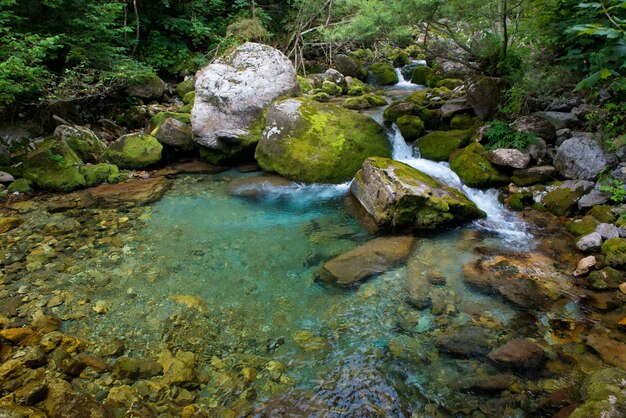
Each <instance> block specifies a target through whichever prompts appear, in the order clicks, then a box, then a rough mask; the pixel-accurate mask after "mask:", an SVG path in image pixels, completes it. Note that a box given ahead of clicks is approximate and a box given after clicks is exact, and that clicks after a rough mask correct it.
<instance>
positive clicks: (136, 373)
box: [113, 357, 163, 379]
mask: <svg viewBox="0 0 626 418" xmlns="http://www.w3.org/2000/svg"><path fill="white" fill-rule="evenodd" d="M161 373H163V367H161V365H159V364H158V363H155V362H154V361H149V360H143V359H137V358H131V357H122V358H120V359H118V360H117V362H116V363H115V365H114V366H113V375H114V376H116V377H118V378H120V379H137V378H141V379H149V378H151V377H153V376H157V375H160V374H161Z"/></svg>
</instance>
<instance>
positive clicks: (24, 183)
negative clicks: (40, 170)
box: [7, 179, 33, 193]
mask: <svg viewBox="0 0 626 418" xmlns="http://www.w3.org/2000/svg"><path fill="white" fill-rule="evenodd" d="M7 190H8V191H9V193H15V192H18V193H32V192H33V184H32V183H31V182H30V181H29V180H26V179H17V180H15V181H14V182H12V183H11V184H9V187H8V188H7Z"/></svg>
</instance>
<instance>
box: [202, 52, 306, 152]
mask: <svg viewBox="0 0 626 418" xmlns="http://www.w3.org/2000/svg"><path fill="white" fill-rule="evenodd" d="M299 91H300V87H299V86H298V82H297V80H296V71H295V69H294V68H293V65H292V64H291V61H289V59H288V58H287V57H286V56H285V55H284V54H283V53H282V52H280V51H278V50H277V49H274V48H272V47H270V46H267V45H261V44H256V43H246V44H243V45H241V46H239V47H238V48H236V49H235V50H234V51H232V52H231V53H230V54H229V55H227V56H225V57H222V58H220V59H218V60H217V61H215V62H214V63H212V64H209V65H208V66H206V67H205V68H203V69H202V70H200V71H199V72H198V73H197V75H196V98H195V101H194V105H193V108H192V110H191V126H192V133H193V138H194V140H195V141H196V143H198V144H199V145H202V146H203V147H206V148H208V149H209V150H210V151H211V154H210V155H211V160H210V161H209V162H211V163H213V164H217V163H220V162H223V161H227V160H230V161H235V160H238V159H244V158H246V157H247V156H248V155H252V151H251V150H253V149H254V147H255V145H256V144H257V142H258V141H259V139H260V138H261V133H262V132H263V128H264V126H265V124H264V123H263V120H262V119H263V117H262V116H263V109H264V108H265V107H266V106H267V105H269V104H270V103H271V102H272V101H273V100H274V99H276V98H277V97H279V96H288V95H292V94H296V93H298V92H299Z"/></svg>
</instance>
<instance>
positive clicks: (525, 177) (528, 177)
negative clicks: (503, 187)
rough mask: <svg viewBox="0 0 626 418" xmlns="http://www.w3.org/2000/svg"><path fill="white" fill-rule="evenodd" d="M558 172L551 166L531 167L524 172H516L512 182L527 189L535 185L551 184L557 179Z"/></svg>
mask: <svg viewBox="0 0 626 418" xmlns="http://www.w3.org/2000/svg"><path fill="white" fill-rule="evenodd" d="M556 175H557V171H556V168H554V167H553V166H551V165H542V166H538V167H531V168H527V169H524V170H514V171H513V177H511V181H512V182H513V184H515V185H516V186H520V187H526V186H532V185H533V184H541V183H549V182H552V181H554V179H555V178H556Z"/></svg>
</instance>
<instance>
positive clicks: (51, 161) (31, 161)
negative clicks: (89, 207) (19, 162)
mask: <svg viewBox="0 0 626 418" xmlns="http://www.w3.org/2000/svg"><path fill="white" fill-rule="evenodd" d="M82 164H83V162H82V161H81V159H80V158H79V157H78V155H76V153H75V152H74V151H73V150H72V149H71V148H70V147H69V145H68V144H67V143H66V142H65V141H63V140H59V139H49V140H47V141H44V142H42V143H40V144H38V145H37V148H35V150H34V151H32V152H31V153H29V154H27V155H26V157H25V159H24V178H25V179H27V180H30V181H32V182H33V183H35V184H36V185H37V186H38V187H40V188H42V189H46V190H53V191H63V192H66V191H69V190H73V189H77V188H79V187H85V185H86V182H85V177H83V175H82V174H81V173H80V166H81V165H82Z"/></svg>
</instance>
